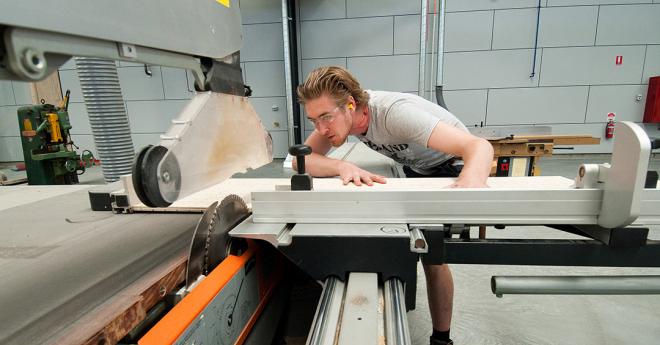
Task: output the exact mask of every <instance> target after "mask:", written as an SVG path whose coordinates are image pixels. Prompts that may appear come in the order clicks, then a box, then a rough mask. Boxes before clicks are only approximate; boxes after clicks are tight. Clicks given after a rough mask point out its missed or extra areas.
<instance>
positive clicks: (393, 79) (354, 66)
mask: <svg viewBox="0 0 660 345" xmlns="http://www.w3.org/2000/svg"><path fill="white" fill-rule="evenodd" d="M347 66H348V69H349V70H350V71H351V72H352V73H353V74H354V75H355V77H356V78H357V79H358V80H359V81H360V85H361V86H362V87H363V88H367V89H374V90H387V91H416V90H417V88H418V85H417V80H418V79H417V76H418V75H419V55H392V56H380V57H352V58H348V63H347Z"/></svg>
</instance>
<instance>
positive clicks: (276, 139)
mask: <svg viewBox="0 0 660 345" xmlns="http://www.w3.org/2000/svg"><path fill="white" fill-rule="evenodd" d="M269 133H270V136H271V137H272V138H273V157H274V158H284V157H286V155H287V153H288V150H289V134H288V133H287V132H286V131H270V132H269Z"/></svg>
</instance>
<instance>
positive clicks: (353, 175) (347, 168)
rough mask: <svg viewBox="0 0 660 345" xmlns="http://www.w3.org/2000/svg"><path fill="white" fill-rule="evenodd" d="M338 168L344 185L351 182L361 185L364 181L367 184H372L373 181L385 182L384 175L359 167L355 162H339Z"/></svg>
mask: <svg viewBox="0 0 660 345" xmlns="http://www.w3.org/2000/svg"><path fill="white" fill-rule="evenodd" d="M338 170H339V177H341V179H342V181H344V185H347V184H349V183H351V182H353V183H354V184H355V185H356V186H361V185H362V182H364V183H366V184H367V185H368V186H373V184H374V182H377V183H387V181H386V180H385V177H383V176H380V175H376V174H373V173H370V172H368V171H366V170H364V169H360V168H358V167H357V166H356V165H355V164H352V163H349V162H343V161H342V162H340V163H339V167H338Z"/></svg>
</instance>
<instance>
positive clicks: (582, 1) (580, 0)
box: [548, 0, 653, 7]
mask: <svg viewBox="0 0 660 345" xmlns="http://www.w3.org/2000/svg"><path fill="white" fill-rule="evenodd" d="M651 2H653V1H651V0H548V7H550V6H581V5H620V4H648V3H651Z"/></svg>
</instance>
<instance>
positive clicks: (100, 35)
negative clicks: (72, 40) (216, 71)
mask: <svg viewBox="0 0 660 345" xmlns="http://www.w3.org/2000/svg"><path fill="white" fill-rule="evenodd" d="M228 2H229V3H230V5H229V6H228V7H227V6H225V5H223V4H221V3H220V2H219V1H178V0H143V1H140V2H139V3H136V2H133V1H86V0H69V1H65V2H60V1H40V0H21V1H2V2H0V6H1V7H2V11H0V25H6V26H13V27H23V28H29V29H34V30H42V31H48V32H57V33H62V34H67V35H74V36H82V37H89V38H95V39H100V40H106V41H112V42H121V43H128V44H134V45H138V46H144V47H151V48H156V49H160V50H167V51H171V52H178V53H183V54H186V55H197V56H204V57H210V58H215V59H220V58H223V57H225V56H228V55H230V54H232V53H234V52H236V51H238V50H240V48H241V46H242V36H241V16H240V13H239V6H238V1H236V0H231V1H228Z"/></svg>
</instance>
